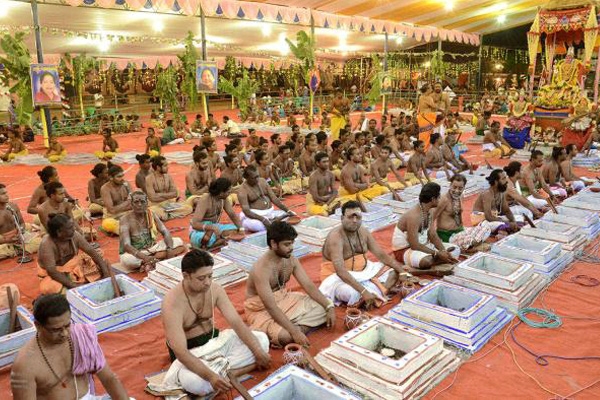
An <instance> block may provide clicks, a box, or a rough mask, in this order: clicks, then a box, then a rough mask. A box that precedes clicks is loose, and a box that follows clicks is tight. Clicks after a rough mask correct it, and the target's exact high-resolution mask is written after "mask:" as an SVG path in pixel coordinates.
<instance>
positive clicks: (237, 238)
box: [226, 232, 246, 242]
mask: <svg viewBox="0 0 600 400" xmlns="http://www.w3.org/2000/svg"><path fill="white" fill-rule="evenodd" d="M245 237H246V235H244V233H242V232H233V233H230V234H229V235H227V237H226V239H227V240H233V241H235V242H241V241H242V240H244V238H245Z"/></svg>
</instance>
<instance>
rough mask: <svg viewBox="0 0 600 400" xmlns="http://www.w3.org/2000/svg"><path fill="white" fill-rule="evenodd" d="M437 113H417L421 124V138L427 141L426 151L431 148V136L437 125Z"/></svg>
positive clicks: (424, 141)
mask: <svg viewBox="0 0 600 400" xmlns="http://www.w3.org/2000/svg"><path fill="white" fill-rule="evenodd" d="M435 119H436V114H435V113H423V114H419V115H417V122H418V124H419V140H422V141H423V143H425V151H427V149H428V148H429V138H430V137H431V134H432V133H433V128H434V127H435Z"/></svg>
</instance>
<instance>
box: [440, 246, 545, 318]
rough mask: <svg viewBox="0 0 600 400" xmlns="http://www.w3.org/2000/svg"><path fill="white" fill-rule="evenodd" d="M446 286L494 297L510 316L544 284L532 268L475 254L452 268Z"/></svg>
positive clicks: (524, 264)
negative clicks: (450, 285) (449, 284)
mask: <svg viewBox="0 0 600 400" xmlns="http://www.w3.org/2000/svg"><path fill="white" fill-rule="evenodd" d="M444 280H447V281H448V282H450V283H454V284H456V285H460V286H463V287H467V288H470V289H474V290H478V291H480V292H482V293H487V294H490V295H492V296H496V297H497V299H498V304H499V305H500V306H501V307H504V308H506V309H507V310H508V311H510V312H512V313H516V312H517V310H519V309H521V308H523V307H527V306H528V305H529V304H531V302H532V301H533V299H534V298H535V297H536V296H537V294H538V293H539V292H540V290H542V289H543V288H544V287H545V286H546V284H547V281H546V280H545V279H544V278H543V277H542V276H540V275H538V274H537V273H535V270H534V267H533V265H532V264H530V263H528V262H527V261H522V260H511V259H509V258H505V257H501V256H499V255H497V254H488V253H477V254H475V255H474V256H472V257H471V258H469V259H468V260H466V261H463V262H461V263H459V264H457V265H456V266H455V267H454V275H452V276H447V277H445V278H444Z"/></svg>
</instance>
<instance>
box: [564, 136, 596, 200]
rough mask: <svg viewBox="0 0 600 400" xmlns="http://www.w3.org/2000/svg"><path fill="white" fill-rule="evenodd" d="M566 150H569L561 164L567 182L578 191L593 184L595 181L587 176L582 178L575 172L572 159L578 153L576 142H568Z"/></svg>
mask: <svg viewBox="0 0 600 400" xmlns="http://www.w3.org/2000/svg"><path fill="white" fill-rule="evenodd" d="M565 151H566V152H567V158H566V159H565V160H563V162H562V163H561V164H560V166H561V168H562V172H563V174H564V178H565V181H566V182H567V184H570V185H571V187H572V188H573V190H574V191H575V192H578V191H580V190H581V189H583V188H584V187H586V186H588V185H591V184H592V183H593V181H592V180H590V179H587V178H585V177H581V178H580V177H578V176H577V175H575V173H574V172H573V163H572V161H573V159H574V158H575V157H576V156H577V153H578V149H577V145H576V144H574V143H571V144H568V145H566V146H565Z"/></svg>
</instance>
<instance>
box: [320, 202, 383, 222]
mask: <svg viewBox="0 0 600 400" xmlns="http://www.w3.org/2000/svg"><path fill="white" fill-rule="evenodd" d="M365 207H366V208H367V212H366V213H363V214H362V221H363V223H366V222H371V221H375V220H378V219H382V218H385V217H389V216H390V215H391V214H392V210H391V208H389V207H386V206H384V205H381V204H373V203H365ZM334 215H335V216H334ZM334 215H331V216H330V217H329V218H335V219H337V220H338V221H340V220H341V218H342V209H341V208H338V209H337V210H335V214H334Z"/></svg>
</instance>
